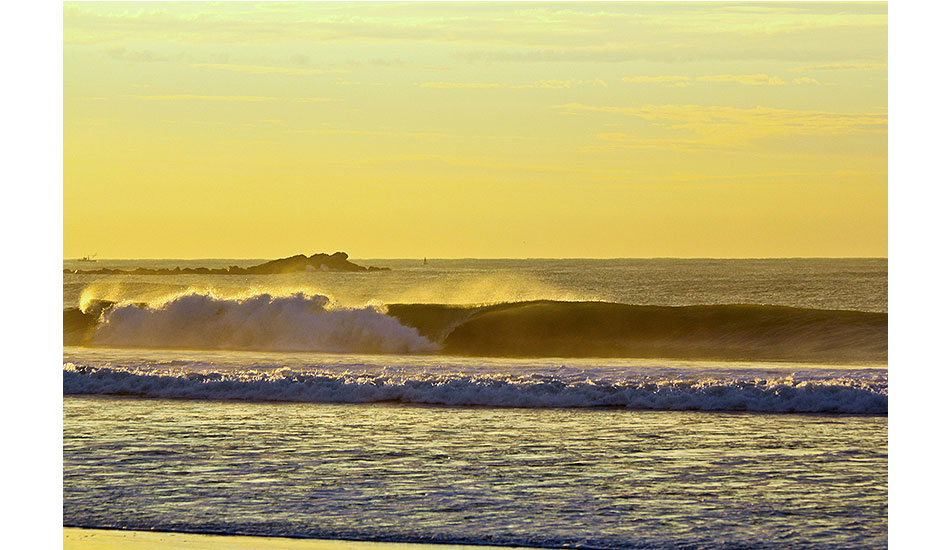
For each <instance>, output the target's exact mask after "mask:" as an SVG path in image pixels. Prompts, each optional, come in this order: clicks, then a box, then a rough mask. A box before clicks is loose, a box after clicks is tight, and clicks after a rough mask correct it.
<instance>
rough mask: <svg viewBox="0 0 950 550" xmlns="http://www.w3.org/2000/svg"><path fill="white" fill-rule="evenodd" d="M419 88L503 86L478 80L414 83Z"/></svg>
mask: <svg viewBox="0 0 950 550" xmlns="http://www.w3.org/2000/svg"><path fill="white" fill-rule="evenodd" d="M416 86H419V87H420V88H442V89H450V88H504V86H502V85H501V84H498V83H494V82H493V83H480V82H423V83H421V84H420V83H416Z"/></svg>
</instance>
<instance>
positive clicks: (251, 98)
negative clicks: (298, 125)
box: [135, 94, 337, 103]
mask: <svg viewBox="0 0 950 550" xmlns="http://www.w3.org/2000/svg"><path fill="white" fill-rule="evenodd" d="M135 97H136V98H138V99H144V100H146V101H243V102H251V103H259V102H264V101H293V102H296V103H314V102H325V101H337V100H335V99H331V98H328V97H290V98H288V97H274V96H255V95H196V94H170V95H140V96H135Z"/></svg>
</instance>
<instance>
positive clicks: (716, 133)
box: [555, 103, 887, 148]
mask: <svg viewBox="0 0 950 550" xmlns="http://www.w3.org/2000/svg"><path fill="white" fill-rule="evenodd" d="M555 108H557V109H560V110H561V112H562V113H565V114H579V113H583V112H587V113H607V114H614V115H623V116H632V117H636V118H639V119H642V120H645V121H648V122H651V123H652V124H653V125H654V126H656V127H658V128H660V129H661V130H665V131H670V132H686V134H687V135H686V137H685V138H684V137H681V136H675V137H674V138H672V139H673V141H662V140H661V141H654V140H645V139H642V138H639V137H637V136H623V135H622V134H601V135H600V136H599V137H600V139H601V140H607V141H614V142H625V141H626V142H627V145H630V146H641V147H643V146H651V147H654V146H664V147H681V148H683V147H692V148H698V147H705V146H707V145H708V146H709V147H719V148H723V147H735V146H742V145H747V144H748V143H749V142H750V141H754V140H759V139H763V138H772V137H783V136H821V135H843V134H852V135H853V134H884V135H886V134H887V113H886V112H871V113H841V112H829V111H804V110H793V109H776V108H771V107H755V108H751V109H740V108H737V107H721V106H704V105H643V106H641V107H610V106H605V107H598V106H591V105H583V104H578V103H569V104H566V105H558V106H556V107H555ZM664 139H665V138H664ZM684 140H685V141H684Z"/></svg>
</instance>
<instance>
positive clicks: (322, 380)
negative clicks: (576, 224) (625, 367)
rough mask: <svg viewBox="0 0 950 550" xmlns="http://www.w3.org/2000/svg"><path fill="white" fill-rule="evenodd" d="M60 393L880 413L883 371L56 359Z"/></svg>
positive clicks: (883, 410)
mask: <svg viewBox="0 0 950 550" xmlns="http://www.w3.org/2000/svg"><path fill="white" fill-rule="evenodd" d="M63 393H64V394H65V395H89V394H93V395H125V396H136V397H151V398H173V399H236V400H252V401H289V402H312V403H377V402H399V403H414V404H427V405H449V406H488V407H531V408H534V407H563V408H589V407H624V408H629V409H651V410H700V411H754V412H770V413H851V414H887V380H886V374H885V375H883V376H871V377H863V378H862V377H856V376H848V375H844V374H843V375H840V376H837V377H830V378H801V377H799V378H796V377H795V376H794V375H786V376H773V377H769V378H760V377H735V376H734V377H722V376H719V377H706V376H693V377H684V376H649V375H642V374H640V375H631V376H627V377H625V378H624V379H619V380H618V379H610V378H599V377H596V376H595V377H592V376H590V375H589V374H585V373H580V374H577V375H569V376H557V375H544V374H539V373H531V374H525V373H521V374H520V375H519V374H518V373H507V372H496V373H492V374H472V373H462V372H459V373H433V372H425V371H422V372H418V371H417V372H405V371H399V370H396V371H392V372H390V371H387V370H385V369H383V370H375V371H362V372H361V371H346V372H340V371H334V370H321V369H313V370H304V371H295V370H290V369H270V370H227V369H225V370H221V371H214V370H212V371H204V372H195V371H190V372H189V371H186V370H176V369H158V370H156V369H154V368H150V367H145V368H142V367H136V366H109V367H105V366H93V365H82V364H78V365H77V364H74V363H65V364H64V365H63Z"/></svg>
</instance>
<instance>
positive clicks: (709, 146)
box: [583, 132, 723, 151]
mask: <svg viewBox="0 0 950 550" xmlns="http://www.w3.org/2000/svg"><path fill="white" fill-rule="evenodd" d="M596 138H597V139H598V140H600V141H606V142H609V143H607V144H603V145H588V146H587V147H584V148H583V150H584V151H606V150H614V149H658V150H662V151H709V150H713V149H722V148H723V146H722V144H720V143H713V142H710V141H709V140H706V139H678V138H643V137H639V136H633V135H630V134H624V133H619V132H612V133H602V134H597V136H596Z"/></svg>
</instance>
